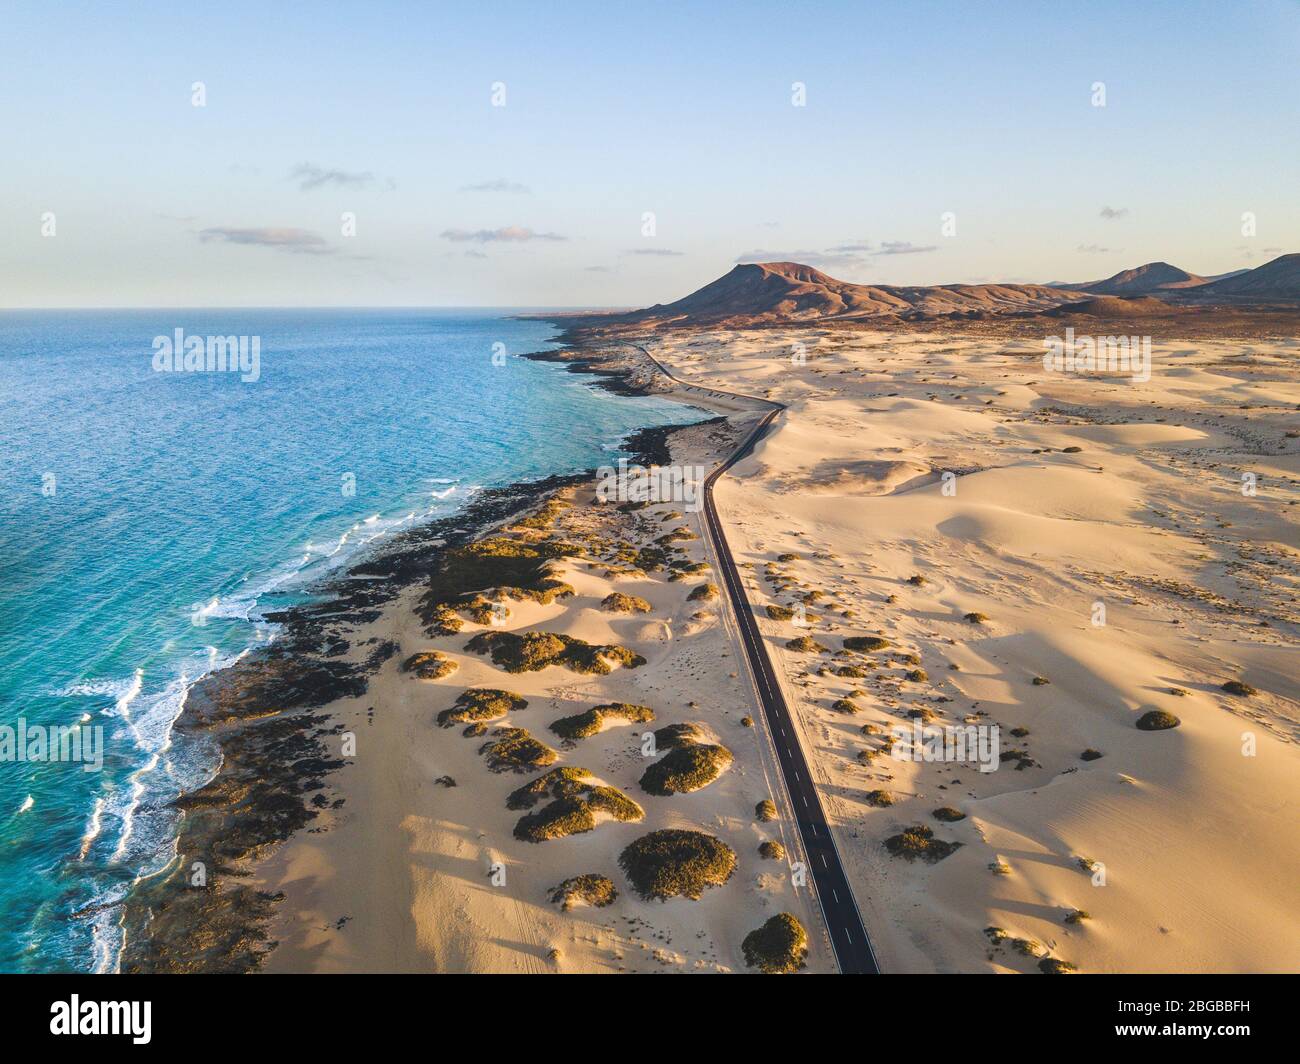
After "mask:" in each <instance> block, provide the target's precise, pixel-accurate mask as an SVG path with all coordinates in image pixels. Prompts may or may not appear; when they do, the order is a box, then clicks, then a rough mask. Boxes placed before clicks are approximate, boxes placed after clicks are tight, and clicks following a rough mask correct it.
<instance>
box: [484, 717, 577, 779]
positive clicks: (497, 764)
mask: <svg viewBox="0 0 1300 1064" xmlns="http://www.w3.org/2000/svg"><path fill="white" fill-rule="evenodd" d="M492 734H493V735H495V736H496V737H497V738H495V739H494V740H493V741H492V742H488V743H484V744H483V745H482V746H480V747H479V751H478V752H479V753H480V754H483V755H485V756H486V757H487V763H488V768H490V769H491V770H492V771H493V772H531V771H532V770H534V769H538V768H545V767H546V766H547V765H553V764H554V763H555V761H556V759H557V758H558V757H559V756H560V755H559V754H557V753H556V752H555V751H554V750H552V749H551V748H550V747H549V746H547V745H546V744H545V743H543V742H539V741H538V740H536V739H534V738H533V737H532V736H531V735H530V734H529V733H528V729H527V728H497V729H495V730H494V731H493V732H492Z"/></svg>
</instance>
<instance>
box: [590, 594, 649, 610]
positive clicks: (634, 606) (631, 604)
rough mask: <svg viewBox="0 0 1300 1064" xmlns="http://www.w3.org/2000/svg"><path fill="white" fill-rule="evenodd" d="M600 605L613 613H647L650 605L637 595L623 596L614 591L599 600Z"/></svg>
mask: <svg viewBox="0 0 1300 1064" xmlns="http://www.w3.org/2000/svg"><path fill="white" fill-rule="evenodd" d="M600 604H601V605H602V606H603V607H604V608H605V609H607V610H611V611H613V612H614V613H649V612H650V603H648V602H647V601H646V600H645V599H643V598H641V597H640V596H638V595H625V594H623V592H621V591H615V592H613V593H612V594H609V595H606V596H605V597H604V598H603V599H601V601H600Z"/></svg>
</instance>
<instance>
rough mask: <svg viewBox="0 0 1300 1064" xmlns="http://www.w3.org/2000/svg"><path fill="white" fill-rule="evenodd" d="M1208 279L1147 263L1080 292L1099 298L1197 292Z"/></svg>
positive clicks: (1086, 286) (1174, 267)
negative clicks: (1192, 289) (1172, 291)
mask: <svg viewBox="0 0 1300 1064" xmlns="http://www.w3.org/2000/svg"><path fill="white" fill-rule="evenodd" d="M1208 281H1209V278H1206V277H1198V276H1197V275H1196V274H1194V273H1188V272H1187V271H1186V270H1180V269H1179V268H1178V267H1177V266H1170V265H1169V263H1167V262H1148V263H1147V264H1146V265H1145V266H1137V267H1134V268H1133V269H1131V270H1121V271H1120V272H1119V273H1117V274H1115V275H1114V276H1113V277H1107V278H1106V279H1105V280H1104V281H1094V282H1092V283H1091V284H1086V285H1081V286H1079V290H1080V291H1083V292H1092V293H1093V294H1094V295H1099V296H1144V295H1148V294H1149V293H1151V292H1161V291H1167V290H1170V289H1178V288H1196V287H1198V286H1199V285H1203V284H1207V283H1208Z"/></svg>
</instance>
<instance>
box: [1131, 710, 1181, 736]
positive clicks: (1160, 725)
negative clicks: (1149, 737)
mask: <svg viewBox="0 0 1300 1064" xmlns="http://www.w3.org/2000/svg"><path fill="white" fill-rule="evenodd" d="M1181 723H1182V721H1181V720H1179V719H1178V718H1177V717H1175V716H1174V715H1173V714H1172V713H1167V712H1165V711H1164V710H1163V709H1148V710H1147V711H1146V712H1145V713H1143V714H1142V716H1140V717H1138V719H1137V729H1138V731H1168V730H1169V729H1170V728H1177V727H1178V725H1180V724H1181Z"/></svg>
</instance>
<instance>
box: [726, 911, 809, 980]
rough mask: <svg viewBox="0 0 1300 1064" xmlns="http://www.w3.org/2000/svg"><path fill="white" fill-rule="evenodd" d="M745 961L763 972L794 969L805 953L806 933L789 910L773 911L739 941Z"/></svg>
mask: <svg viewBox="0 0 1300 1064" xmlns="http://www.w3.org/2000/svg"><path fill="white" fill-rule="evenodd" d="M740 948H741V951H742V952H743V953H744V954H745V964H746V965H748V966H749V967H750V968H757V969H758V970H759V971H760V972H762V973H763V974H764V975H785V974H789V973H791V972H797V971H798V970H799V969H800V968H802V967H803V966H804V958H806V957H807V956H808V933H807V932H806V931H805V930H804V929H803V924H801V923H800V922H799V921H798V920H797V919H796V918H795V917H794V916H792V915H791V914H790V913H777V914H776V915H775V916H773V917H772V918H771V919H769V920H768V921H767V922H766V923H765V924H763V926H762V927H760V928H759V929H758V930H757V931H751V932H750V933H749V934H747V935H746V936H745V940H744V941H743V942H742V943H741V944H740Z"/></svg>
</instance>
